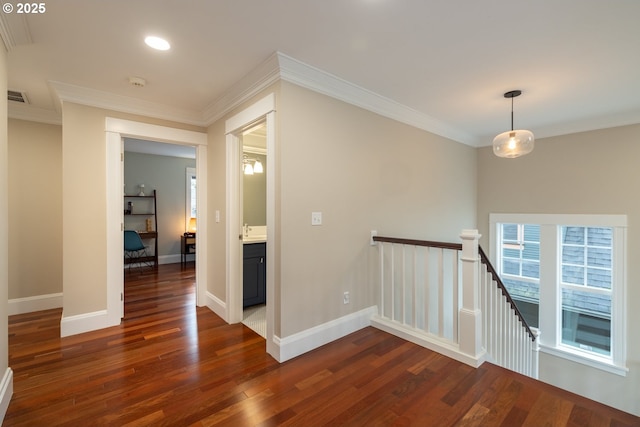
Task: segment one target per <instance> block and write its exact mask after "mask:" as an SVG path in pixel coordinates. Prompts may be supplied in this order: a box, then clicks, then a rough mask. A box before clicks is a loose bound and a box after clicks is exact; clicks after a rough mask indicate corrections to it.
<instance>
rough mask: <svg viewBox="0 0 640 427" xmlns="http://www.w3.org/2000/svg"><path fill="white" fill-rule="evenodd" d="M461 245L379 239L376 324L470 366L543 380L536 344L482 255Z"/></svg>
mask: <svg viewBox="0 0 640 427" xmlns="http://www.w3.org/2000/svg"><path fill="white" fill-rule="evenodd" d="M460 237H461V239H462V241H463V243H462V244H459V243H444V242H435V241H425V240H414V239H403V238H395V237H382V236H375V237H374V238H373V240H374V241H375V242H376V243H377V244H378V247H379V272H380V273H379V274H380V275H379V289H378V301H379V304H378V307H379V309H378V315H377V316H374V319H372V324H373V325H374V326H376V327H378V328H380V329H383V330H385V331H387V332H389V333H392V334H395V335H397V336H400V337H403V338H405V339H407V340H409V341H412V342H415V343H417V344H420V345H422V346H425V347H427V348H430V349H432V350H434V351H438V352H440V353H442V354H445V355H447V356H449V357H452V358H454V359H456V360H459V361H461V362H464V363H467V364H469V365H472V366H476V367H477V366H480V365H481V364H482V363H483V362H484V361H491V362H493V363H496V364H498V365H500V366H503V367H505V368H508V369H511V370H514V371H516V372H520V373H522V374H525V375H529V376H532V377H534V378H537V373H538V340H537V335H536V333H534V331H533V330H532V329H531V328H530V327H529V326H528V325H527V323H526V321H525V319H524V317H523V316H522V313H521V312H520V310H518V307H517V306H516V304H515V302H514V301H513V299H512V298H511V296H510V295H509V292H508V291H507V289H506V288H505V286H504V284H503V283H502V281H501V280H500V277H499V276H498V274H497V273H496V270H495V269H494V268H493V266H492V265H491V263H490V262H489V259H488V258H487V256H486V255H485V253H484V251H482V249H481V248H480V246H479V245H478V239H479V238H480V235H479V234H478V233H477V230H463V232H462V234H461V236H460Z"/></svg>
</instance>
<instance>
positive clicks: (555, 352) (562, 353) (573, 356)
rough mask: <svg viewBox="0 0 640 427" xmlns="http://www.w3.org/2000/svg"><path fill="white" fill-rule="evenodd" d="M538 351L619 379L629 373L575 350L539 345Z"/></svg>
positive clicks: (604, 359)
mask: <svg viewBox="0 0 640 427" xmlns="http://www.w3.org/2000/svg"><path fill="white" fill-rule="evenodd" d="M540 351H541V352H543V353H546V354H550V355H552V356H556V357H560V358H563V359H566V360H571V361H572V362H576V363H582V364H583V365H587V366H590V367H592V368H596V369H600V370H602V371H605V372H609V373H612V374H616V375H620V376H621V377H626V376H627V372H629V369H628V368H627V367H625V366H618V365H614V364H613V362H611V361H610V360H608V359H606V358H603V357H598V356H594V355H589V354H586V353H583V352H580V351H577V350H573V349H571V348H570V347H562V348H558V347H549V346H545V345H542V344H541V345H540Z"/></svg>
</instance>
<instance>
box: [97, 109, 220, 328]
mask: <svg viewBox="0 0 640 427" xmlns="http://www.w3.org/2000/svg"><path fill="white" fill-rule="evenodd" d="M128 138H129V139H135V140H141V141H143V140H146V141H154V142H157V143H165V144H175V145H178V146H183V147H184V146H189V147H190V149H191V150H193V149H194V147H195V164H196V169H197V170H198V175H199V177H198V178H199V180H200V185H199V186H198V187H197V191H196V200H197V205H198V207H199V209H198V212H197V224H198V229H199V231H200V232H203V234H205V235H206V230H207V216H206V206H207V202H206V187H207V185H206V176H207V174H206V172H207V169H206V157H207V156H206V153H207V146H206V144H207V135H206V134H205V133H201V132H194V131H185V130H180V129H174V128H168V127H165V126H158V125H150V124H146V123H139V122H133V121H128V120H121V119H114V118H107V120H106V140H107V168H106V171H107V224H108V225H107V316H108V318H109V319H110V322H111V323H112V324H117V323H119V321H120V319H121V318H122V317H123V316H124V274H123V270H124V261H123V258H124V257H123V247H124V245H123V229H124V218H123V216H124V210H125V206H124V193H125V184H126V183H125V181H124V140H125V139H128ZM163 145H164V144H163ZM184 176H185V175H184V171H183V172H182V174H181V177H182V179H181V180H180V182H179V183H177V185H178V186H179V187H180V188H182V189H184V188H185V185H184V182H183V181H182V180H183V179H184ZM140 184H143V182H142V183H141V182H136V183H135V184H134V183H132V188H133V186H135V185H137V186H138V187H137V188H136V189H134V191H144V190H141V187H140ZM178 210H179V211H180V212H182V214H184V205H182V204H181V205H180V206H178ZM184 224H185V222H184V221H182V220H181V221H179V222H178V225H177V226H176V227H178V228H179V229H181V230H182V231H181V232H184V230H183V229H182V227H183V225H184ZM206 252H207V245H206V239H202V243H201V244H199V245H198V251H197V252H196V305H198V306H202V305H204V304H205V295H206V283H207V279H206V278H207V265H206V262H204V260H205V259H206ZM199 260H201V262H198V261H199Z"/></svg>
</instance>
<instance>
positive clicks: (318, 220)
mask: <svg viewBox="0 0 640 427" xmlns="http://www.w3.org/2000/svg"><path fill="white" fill-rule="evenodd" d="M311 225H322V212H311Z"/></svg>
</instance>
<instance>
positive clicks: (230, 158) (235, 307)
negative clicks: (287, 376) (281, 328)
mask: <svg viewBox="0 0 640 427" xmlns="http://www.w3.org/2000/svg"><path fill="white" fill-rule="evenodd" d="M259 123H264V124H265V136H266V151H267V156H266V163H267V164H266V180H267V184H266V241H267V245H266V284H267V285H266V302H267V303H266V350H267V353H269V354H271V355H272V356H273V357H274V358H275V359H276V360H279V359H280V355H279V346H278V345H277V344H276V342H275V341H274V336H275V335H274V334H275V330H274V329H275V328H274V326H275V316H276V314H275V310H276V307H277V303H276V301H275V296H276V289H275V288H276V287H277V283H275V277H276V271H275V268H276V265H277V263H276V261H275V258H276V251H275V248H276V247H277V246H278V243H277V235H278V232H277V230H276V229H275V227H276V221H275V150H276V146H275V145H276V141H275V94H269V95H267V96H265V97H264V98H262V99H260V100H258V101H257V102H255V103H254V104H252V105H251V106H249V107H248V108H247V109H245V110H243V111H241V112H240V113H238V114H236V115H235V116H233V117H231V118H229V119H228V120H227V121H226V122H225V133H226V157H227V158H226V180H227V191H226V194H227V197H226V206H227V215H226V235H227V245H226V249H227V250H226V253H227V259H226V295H227V301H226V309H227V312H226V320H227V322H229V323H239V322H242V320H243V319H242V318H243V308H242V305H243V289H242V286H243V281H242V278H243V262H242V258H243V234H244V230H243V225H244V224H243V215H242V212H243V201H242V188H241V186H242V182H241V177H242V168H243V157H242V140H243V133H244V132H246V131H248V130H250V129H251V128H253V127H254V126H255V125H257V124H259Z"/></svg>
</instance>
